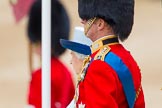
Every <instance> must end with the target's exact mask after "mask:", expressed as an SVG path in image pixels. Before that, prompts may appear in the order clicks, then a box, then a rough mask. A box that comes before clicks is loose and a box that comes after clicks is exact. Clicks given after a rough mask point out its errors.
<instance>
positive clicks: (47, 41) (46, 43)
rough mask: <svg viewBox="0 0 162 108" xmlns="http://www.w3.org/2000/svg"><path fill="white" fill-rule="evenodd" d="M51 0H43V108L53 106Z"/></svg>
mask: <svg viewBox="0 0 162 108" xmlns="http://www.w3.org/2000/svg"><path fill="white" fill-rule="evenodd" d="M50 76H51V0H42V108H51V77H50Z"/></svg>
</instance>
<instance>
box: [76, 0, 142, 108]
mask: <svg viewBox="0 0 162 108" xmlns="http://www.w3.org/2000/svg"><path fill="white" fill-rule="evenodd" d="M78 11H79V16H80V18H81V20H82V21H81V23H82V24H83V25H84V29H85V35H86V36H87V37H88V38H90V39H91V40H92V41H93V43H92V45H91V51H92V54H91V55H90V56H89V57H88V58H86V59H85V61H84V63H83V69H82V71H81V73H80V75H79V77H78V86H77V89H76V93H75V97H74V103H75V107H77V108H145V101H144V94H143V90H142V85H141V72H140V69H139V67H138V65H137V63H136V61H135V60H134V59H133V57H132V56H131V54H130V52H129V51H127V50H126V49H125V48H124V47H123V45H122V44H120V43H119V41H124V40H126V39H127V38H128V37H129V35H130V33H131V30H132V26H133V18H134V0H78Z"/></svg>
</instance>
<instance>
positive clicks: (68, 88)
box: [28, 58, 74, 108]
mask: <svg viewBox="0 0 162 108" xmlns="http://www.w3.org/2000/svg"><path fill="white" fill-rule="evenodd" d="M73 96H74V85H73V80H72V78H71V74H70V72H69V71H68V69H67V68H66V67H65V66H64V65H63V64H62V63H61V62H60V61H59V60H58V59H57V58H52V60H51V108H58V106H60V105H61V107H59V108H66V106H67V105H68V104H69V103H70V101H71V100H72V99H73ZM28 103H29V104H30V105H33V106H35V108H41V69H39V70H37V71H35V72H33V74H32V78H31V82H30V86H29V96H28ZM56 106H57V107H56Z"/></svg>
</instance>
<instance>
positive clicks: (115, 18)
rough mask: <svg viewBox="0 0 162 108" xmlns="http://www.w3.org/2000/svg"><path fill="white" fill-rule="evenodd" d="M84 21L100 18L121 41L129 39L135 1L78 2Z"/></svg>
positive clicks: (99, 0) (81, 0)
mask: <svg viewBox="0 0 162 108" xmlns="http://www.w3.org/2000/svg"><path fill="white" fill-rule="evenodd" d="M78 12H79V16H80V18H82V19H85V20H88V19H90V18H94V17H98V18H102V19H103V20H105V21H106V22H107V23H108V24H109V25H110V26H111V27H112V28H113V31H114V33H115V35H117V36H119V39H120V40H121V41H124V40H125V39H127V38H128V36H129V34H130V32H131V30H132V26H133V20H134V0H78Z"/></svg>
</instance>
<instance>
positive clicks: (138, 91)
mask: <svg viewBox="0 0 162 108" xmlns="http://www.w3.org/2000/svg"><path fill="white" fill-rule="evenodd" d="M141 90H142V86H141V85H140V87H139V88H138V90H137V92H136V97H135V101H136V100H137V98H138V96H139V94H140V92H141Z"/></svg>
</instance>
